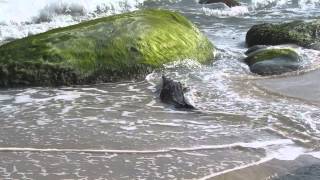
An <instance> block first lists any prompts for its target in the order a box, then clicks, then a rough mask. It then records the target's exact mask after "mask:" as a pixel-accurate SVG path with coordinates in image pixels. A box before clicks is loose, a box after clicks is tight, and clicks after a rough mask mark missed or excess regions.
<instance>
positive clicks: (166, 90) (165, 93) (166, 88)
mask: <svg viewBox="0 0 320 180" xmlns="http://www.w3.org/2000/svg"><path fill="white" fill-rule="evenodd" d="M160 99H161V101H162V102H164V103H167V104H171V105H173V106H174V107H176V108H188V109H193V108H194V107H193V106H192V105H191V104H189V103H188V102H187V101H186V99H185V97H184V89H183V87H182V85H181V83H180V82H177V81H174V80H172V79H170V78H167V77H165V76H162V88H161V91H160Z"/></svg>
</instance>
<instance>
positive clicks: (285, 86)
mask: <svg viewBox="0 0 320 180" xmlns="http://www.w3.org/2000/svg"><path fill="white" fill-rule="evenodd" d="M319 77H320V70H314V71H312V72H307V73H304V74H301V75H296V76H289V77H281V78H272V79H263V80H257V81H256V82H255V84H256V85H257V86H258V87H260V88H262V89H265V90H267V91H270V92H273V93H277V94H280V95H283V96H288V97H293V98H297V99H301V100H305V101H308V102H310V103H313V104H317V105H320V79H319Z"/></svg>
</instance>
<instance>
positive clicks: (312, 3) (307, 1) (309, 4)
mask: <svg viewBox="0 0 320 180" xmlns="http://www.w3.org/2000/svg"><path fill="white" fill-rule="evenodd" d="M295 4H296V5H298V6H299V8H302V9H307V8H315V7H316V6H318V5H319V4H320V1H319V0H297V1H293V0H252V1H251V5H252V6H253V8H267V7H282V6H288V5H295Z"/></svg>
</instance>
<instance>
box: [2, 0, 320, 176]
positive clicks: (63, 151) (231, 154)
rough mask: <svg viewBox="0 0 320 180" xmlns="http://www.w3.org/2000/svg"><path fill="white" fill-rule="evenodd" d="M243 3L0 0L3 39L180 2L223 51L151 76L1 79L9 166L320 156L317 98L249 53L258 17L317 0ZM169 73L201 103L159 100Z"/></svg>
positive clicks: (174, 164)
mask: <svg viewBox="0 0 320 180" xmlns="http://www.w3.org/2000/svg"><path fill="white" fill-rule="evenodd" d="M30 2H32V3H30ZM242 5H243V6H242V7H234V8H227V7H225V6H223V5H220V4H217V5H205V6H204V5H199V4H197V3H196V2H195V1H190V0H181V1H168V0H161V1H152V2H150V1H147V2H143V1H142V0H141V1H121V0H119V1H99V0H96V1H92V2H91V1H90V3H89V1H84V0H83V1H62V0H60V1H58V0H50V1H39V2H38V1H36V0H33V1H28V3H27V1H23V0H16V1H0V43H4V42H6V41H11V40H13V39H16V38H21V37H25V36H28V35H30V34H36V33H39V32H43V31H46V30H48V29H51V28H54V27H60V26H66V25H70V24H75V23H78V22H80V21H84V20H88V19H93V18H97V17H101V16H106V15H110V14H115V13H122V12H126V11H131V10H135V9H141V8H148V7H154V8H166V9H172V10H177V11H179V12H181V13H183V14H184V15H185V16H186V17H188V18H189V19H190V20H191V21H193V22H194V23H196V24H197V25H198V26H199V28H200V29H201V30H202V31H203V32H204V33H205V34H206V35H207V36H208V37H209V38H210V40H211V41H212V42H214V44H215V45H216V47H217V49H218V58H217V60H216V61H214V62H212V63H211V64H210V65H209V66H202V65H200V64H198V63H196V62H194V61H192V60H185V61H182V62H177V63H174V64H168V65H167V67H166V69H165V71H162V72H154V73H152V74H150V75H148V76H147V77H146V80H145V81H142V82H125V83H107V84H98V85H88V86H76V87H61V88H22V89H21V88H20V89H2V90H1V93H0V115H1V117H2V118H1V120H0V122H1V126H0V159H1V160H0V162H1V163H0V177H2V178H17V179H23V178H25V179H27V178H30V179H62V178H74V179H78V178H87V179H98V178H107V179H201V178H203V179H208V178H211V177H213V176H215V175H216V174H219V173H223V172H227V171H230V170H232V169H238V168H241V167H245V166H246V165H248V164H252V163H253V164H254V163H257V162H263V161H264V160H268V159H271V158H277V159H281V160H290V159H295V158H296V157H298V156H299V155H302V154H313V155H314V156H316V157H318V158H319V156H317V154H319V153H317V152H318V151H319V148H320V147H319V140H320V110H319V106H318V105H314V104H312V103H310V102H308V101H302V100H299V99H294V98H290V97H285V96H279V95H277V94H274V93H269V92H267V91H264V90H262V89H260V88H258V87H257V86H256V85H255V83H254V80H257V79H261V77H259V76H256V75H254V74H251V73H250V72H249V69H248V67H247V66H246V65H245V64H244V63H242V62H241V59H242V58H243V57H244V52H245V51H246V47H245V43H244V39H245V34H246V32H247V30H248V29H249V28H250V27H251V26H252V25H254V24H257V23H262V22H282V21H289V20H296V19H303V20H312V19H316V18H317V17H318V16H319V13H320V9H319V7H320V1H318V0H312V1H305V0H281V1H275V0H268V1H263V0H252V1H242ZM30 6H33V7H34V8H33V10H32V11H31V10H30V11H29V10H28V8H30ZM2 7H3V8H2ZM13 9H15V10H16V11H12V10H13ZM8 12H10V13H8ZM17 12H19V15H18V14H17ZM298 50H299V52H300V53H301V54H303V57H304V65H305V68H304V69H305V71H309V70H312V69H314V68H315V67H318V66H319V64H320V63H319V58H318V56H319V52H317V51H313V50H307V49H303V48H299V49H298ZM162 74H166V75H167V76H169V77H172V78H174V79H177V80H179V81H181V82H183V83H184V84H185V85H186V86H188V87H189V89H190V92H189V93H188V94H187V96H188V98H189V99H190V100H191V101H192V102H193V103H194V104H195V106H196V107H197V110H195V111H183V110H177V109H174V108H172V107H170V106H168V105H165V104H162V103H161V102H159V100H158V98H157V93H156V84H158V83H159V82H160V79H161V75H162Z"/></svg>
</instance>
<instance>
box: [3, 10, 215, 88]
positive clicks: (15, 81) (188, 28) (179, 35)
mask: <svg viewBox="0 0 320 180" xmlns="http://www.w3.org/2000/svg"><path fill="white" fill-rule="evenodd" d="M213 51H214V47H213V45H212V44H211V42H210V41H209V40H208V38H207V37H206V36H204V35H203V34H202V33H201V32H200V30H199V29H198V28H197V27H196V26H195V25H194V24H192V23H191V22H190V21H189V20H187V19H186V18H185V17H183V16H182V15H180V14H179V13H177V12H171V11H168V10H151V9H148V10H139V11H135V12H129V13H124V14H119V15H114V16H109V17H104V18H100V19H95V20H91V21H87V22H83V23H80V24H76V25H73V26H69V27H64V28H58V29H54V30H51V31H48V32H45V33H41V34H38V35H33V36H29V37H26V38H23V39H20V40H16V41H12V42H9V43H7V44H4V45H2V46H0V87H5V86H10V87H12V86H26V85H27V86H59V85H73V84H89V83H100V82H118V81H122V80H135V79H143V78H144V77H145V75H146V74H147V73H150V72H151V71H152V70H153V69H156V68H161V67H163V64H165V63H169V62H172V61H176V60H181V59H194V60H197V61H199V62H200V63H206V62H209V61H210V60H212V59H213V58H214V53H213Z"/></svg>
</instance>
